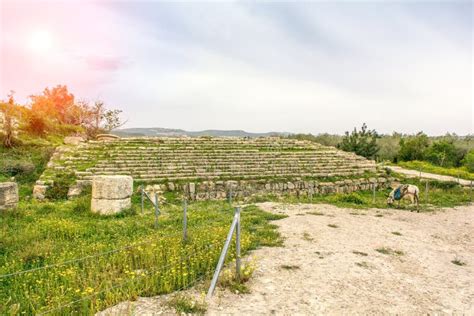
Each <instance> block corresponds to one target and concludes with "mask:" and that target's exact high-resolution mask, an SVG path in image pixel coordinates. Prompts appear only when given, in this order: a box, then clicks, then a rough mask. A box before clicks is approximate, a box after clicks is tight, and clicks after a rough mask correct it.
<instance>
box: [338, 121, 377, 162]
mask: <svg viewBox="0 0 474 316" xmlns="http://www.w3.org/2000/svg"><path fill="white" fill-rule="evenodd" d="M378 137H379V136H378V134H377V132H376V131H375V130H368V129H367V125H366V124H365V123H364V124H362V128H361V130H360V131H358V130H357V128H354V130H353V131H352V133H351V134H349V132H346V134H345V136H344V137H343V138H342V142H341V143H340V144H338V146H337V147H338V148H339V149H342V150H344V151H350V152H354V153H356V154H357V155H360V156H363V157H366V158H371V159H374V158H375V155H376V154H377V152H378V150H379V146H378V145H377V138H378Z"/></svg>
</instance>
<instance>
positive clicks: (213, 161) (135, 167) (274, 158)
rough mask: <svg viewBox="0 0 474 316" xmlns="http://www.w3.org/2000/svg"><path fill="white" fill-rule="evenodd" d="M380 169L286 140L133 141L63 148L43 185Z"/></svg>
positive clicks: (328, 149)
mask: <svg viewBox="0 0 474 316" xmlns="http://www.w3.org/2000/svg"><path fill="white" fill-rule="evenodd" d="M374 171H375V163H374V162H373V161H369V160H366V159H365V158H363V157H359V156H356V155H354V154H352V153H346V152H342V151H339V150H337V149H335V148H333V147H327V146H322V145H319V144H316V143H311V142H306V141H299V140H293V139H281V138H274V137H270V138H256V139H243V138H233V137H223V138H205V137H202V138H180V137H177V138H176V137H175V138H167V137H163V138H132V139H119V140H112V141H106V142H104V141H90V142H88V143H85V144H80V145H78V146H77V147H74V148H71V147H67V146H65V147H61V148H59V149H58V150H57V151H56V153H55V154H54V155H53V158H52V159H51V161H50V163H49V164H48V168H47V170H46V171H45V172H44V174H43V176H42V177H41V180H44V181H50V180H51V179H53V178H54V174H56V173H58V172H74V173H75V174H76V177H77V178H78V179H80V180H89V179H91V178H92V176H94V175H112V174H124V175H131V176H133V177H134V179H136V180H142V181H169V180H171V179H176V180H192V179H201V178H203V179H219V178H226V179H231V178H232V177H235V178H239V179H257V178H261V177H263V178H271V177H315V178H317V177H330V176H343V177H344V176H352V175H360V174H363V173H365V172H374Z"/></svg>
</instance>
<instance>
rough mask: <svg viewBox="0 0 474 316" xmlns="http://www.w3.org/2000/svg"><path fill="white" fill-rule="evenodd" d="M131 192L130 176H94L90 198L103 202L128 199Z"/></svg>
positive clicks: (131, 180) (131, 181)
mask: <svg viewBox="0 0 474 316" xmlns="http://www.w3.org/2000/svg"><path fill="white" fill-rule="evenodd" d="M132 191H133V179H132V177H130V176H119V175H113V176H94V177H93V180H92V197H93V198H95V199H104V200H119V199H125V198H129V197H130V196H131V195H132Z"/></svg>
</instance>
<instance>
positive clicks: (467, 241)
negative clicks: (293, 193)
mask: <svg viewBox="0 0 474 316" xmlns="http://www.w3.org/2000/svg"><path fill="white" fill-rule="evenodd" d="M259 206H260V207H262V208H263V209H265V210H267V211H270V212H276V213H283V214H287V215H289V217H288V218H285V219H282V220H278V221H275V224H276V225H278V227H279V230H280V232H281V233H282V235H283V236H284V238H285V245H284V247H276V248H262V249H259V250H257V251H254V252H253V253H252V255H251V256H253V257H256V260H257V271H256V272H255V274H254V277H253V278H252V279H251V281H250V282H249V286H250V289H251V291H252V292H251V294H245V295H237V294H232V293H230V292H228V291H223V290H218V291H217V292H216V295H215V296H214V298H213V299H212V300H211V301H210V302H209V303H208V314H210V315H263V314H278V315H297V314H381V313H382V314H387V313H390V314H426V313H430V314H433V313H435V314H453V313H455V314H466V315H474V273H473V272H474V269H473V268H474V206H473V205H471V206H465V207H458V208H454V209H446V210H442V211H437V212H435V213H412V212H407V211H401V210H392V209H391V210H350V209H340V208H337V207H334V206H330V205H321V204H319V205H304V204H301V205H284V204H277V203H262V204H260V205H259ZM311 213H313V214H311ZM315 214H316V215H315ZM242 216H245V214H243V215H242ZM328 225H331V226H333V227H330V226H328ZM393 232H397V233H400V234H401V235H396V234H393ZM379 248H390V249H391V250H393V251H401V252H403V253H399V254H396V253H390V254H383V253H380V252H378V251H376V249H379ZM454 259H459V260H460V261H462V262H464V263H465V264H466V265H464V266H459V265H455V264H453V263H452V262H451V261H452V260H454ZM284 266H293V269H285V268H284ZM190 293H193V290H191V292H190ZM196 293H197V291H195V290H194V294H195V295H197V294H196ZM164 300H166V297H157V298H140V299H139V300H138V301H136V302H132V303H130V302H125V303H122V304H121V305H119V306H117V307H116V308H114V309H110V310H108V313H107V314H124V313H127V314H129V313H131V314H136V315H157V314H169V313H171V311H170V310H169V309H166V308H165V307H163V302H164Z"/></svg>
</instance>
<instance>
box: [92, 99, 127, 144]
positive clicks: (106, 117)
mask: <svg viewBox="0 0 474 316" xmlns="http://www.w3.org/2000/svg"><path fill="white" fill-rule="evenodd" d="M86 108H87V114H86V116H85V117H84V122H83V125H84V127H85V128H86V131H87V134H88V135H89V136H91V137H94V136H96V135H97V134H100V133H104V132H110V131H111V130H113V129H115V128H117V127H120V126H122V125H123V124H124V122H122V121H121V119H120V113H122V111H121V110H108V109H107V108H106V107H105V103H104V102H103V101H100V100H98V101H96V102H94V104H93V105H92V106H87V107H86Z"/></svg>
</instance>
